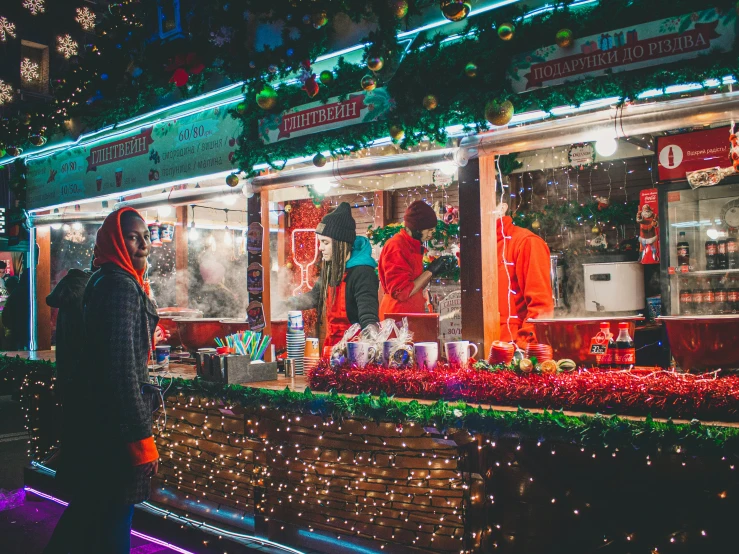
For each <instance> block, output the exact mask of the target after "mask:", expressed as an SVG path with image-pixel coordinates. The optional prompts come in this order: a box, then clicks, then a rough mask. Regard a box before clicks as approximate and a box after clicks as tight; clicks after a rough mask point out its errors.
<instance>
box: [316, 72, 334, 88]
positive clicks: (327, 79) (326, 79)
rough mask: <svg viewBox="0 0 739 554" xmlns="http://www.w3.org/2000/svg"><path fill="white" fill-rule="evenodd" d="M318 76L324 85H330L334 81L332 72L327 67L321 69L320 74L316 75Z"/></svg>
mask: <svg viewBox="0 0 739 554" xmlns="http://www.w3.org/2000/svg"><path fill="white" fill-rule="evenodd" d="M318 78H319V79H320V80H321V82H322V83H323V84H324V85H330V84H331V83H333V82H334V74H333V73H332V72H330V71H329V70H328V69H325V70H323V71H321V74H320V75H319V76H318Z"/></svg>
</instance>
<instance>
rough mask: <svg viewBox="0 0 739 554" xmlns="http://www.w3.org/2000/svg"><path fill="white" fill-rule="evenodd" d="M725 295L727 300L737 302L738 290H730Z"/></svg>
mask: <svg viewBox="0 0 739 554" xmlns="http://www.w3.org/2000/svg"><path fill="white" fill-rule="evenodd" d="M726 296H727V297H728V299H729V302H739V291H736V290H730V291H729V292H728V293H727V294H726Z"/></svg>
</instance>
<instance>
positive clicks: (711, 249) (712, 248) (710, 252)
mask: <svg viewBox="0 0 739 554" xmlns="http://www.w3.org/2000/svg"><path fill="white" fill-rule="evenodd" d="M715 255H716V245H715V244H706V256H715Z"/></svg>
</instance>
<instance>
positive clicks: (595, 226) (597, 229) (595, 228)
mask: <svg viewBox="0 0 739 554" xmlns="http://www.w3.org/2000/svg"><path fill="white" fill-rule="evenodd" d="M590 232H591V233H593V234H594V235H597V234H598V233H600V227H598V226H597V225H593V228H592V229H590Z"/></svg>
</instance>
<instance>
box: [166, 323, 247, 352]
mask: <svg viewBox="0 0 739 554" xmlns="http://www.w3.org/2000/svg"><path fill="white" fill-rule="evenodd" d="M175 322H176V323H177V332H178V333H179V336H180V340H181V341H182V346H184V347H185V348H186V349H187V350H189V351H190V352H196V351H197V350H198V349H199V348H215V346H216V342H215V339H216V337H218V338H223V337H225V336H226V335H233V334H234V333H240V332H241V331H248V330H249V324H248V323H247V322H246V321H238V320H233V319H220V318H217V317H212V318H211V317H201V318H192V319H187V318H176V319H175Z"/></svg>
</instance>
